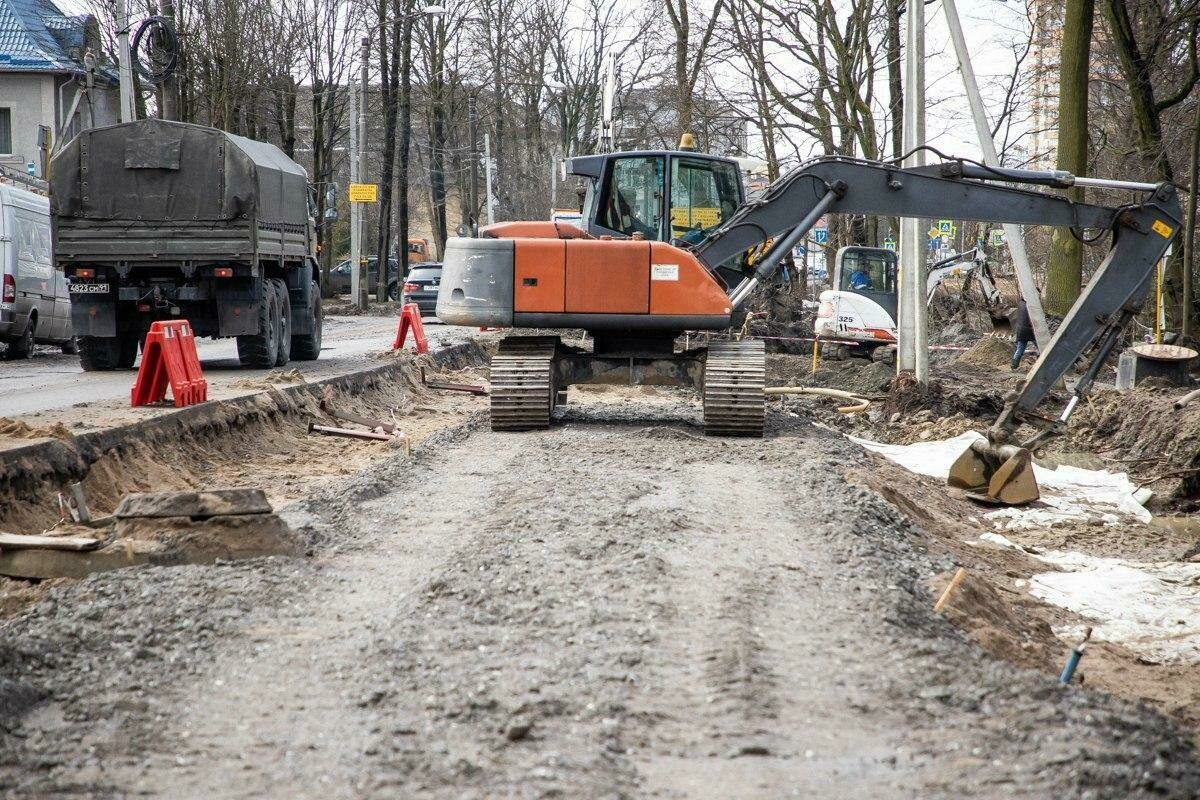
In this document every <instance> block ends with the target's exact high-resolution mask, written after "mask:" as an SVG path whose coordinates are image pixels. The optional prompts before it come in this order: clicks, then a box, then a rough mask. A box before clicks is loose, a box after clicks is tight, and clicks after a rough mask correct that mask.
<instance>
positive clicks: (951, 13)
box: [942, 0, 1050, 353]
mask: <svg viewBox="0 0 1200 800" xmlns="http://www.w3.org/2000/svg"><path fill="white" fill-rule="evenodd" d="M942 5H943V8H945V10H946V24H947V25H949V27H950V38H951V40H953V42H954V52H955V54H956V55H957V56H958V70H959V72H961V73H962V79H963V87H964V88H965V89H966V90H967V101H968V102H969V103H970V104H971V116H972V117H974V119H975V133H976V135H977V136H978V137H979V149H980V151H981V152H982V153H983V163H985V164H987V165H988V166H990V167H998V166H1000V158H999V156H998V155H997V154H996V143H995V142H994V141H992V130H991V126H990V125H989V124H988V119H987V114H986V113H985V111H984V109H983V97H982V96H981V95H980V94H979V83H978V82H977V81H976V80H975V68H974V67H973V66H972V64H971V53H970V51H969V50H967V40H966V37H964V36H963V30H962V22H961V20H959V18H958V7H957V5H955V0H945V2H944V3H943V4H942ZM1003 227H1004V240H1005V242H1006V243H1007V244H1008V252H1009V254H1010V255H1011V256H1012V261H1013V269H1014V271H1015V272H1016V273H1017V286H1019V287H1020V288H1021V297H1023V298H1024V299H1025V307H1026V309H1027V310H1028V311H1029V321H1030V322H1031V323H1032V324H1033V337H1034V338H1035V339H1036V340H1037V346H1038V352H1039V353H1042V352H1045V350H1046V347H1047V346H1048V345H1049V344H1050V328H1049V326H1047V325H1046V312H1045V311H1044V310H1043V309H1042V298H1041V296H1040V295H1039V294H1038V289H1037V283H1036V282H1035V281H1034V280H1033V270H1032V269H1031V268H1030V266H1029V253H1027V252H1026V250H1025V237H1024V236H1023V235H1022V233H1021V226H1020V225H1012V224H1006V225H1004V226H1003ZM960 249H961V248H960Z"/></svg>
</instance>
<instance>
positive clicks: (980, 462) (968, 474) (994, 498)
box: [946, 439, 1041, 506]
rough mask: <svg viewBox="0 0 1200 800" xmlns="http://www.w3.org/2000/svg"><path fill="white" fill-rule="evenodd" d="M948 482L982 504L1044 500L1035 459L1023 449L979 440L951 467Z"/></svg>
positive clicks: (1020, 503)
mask: <svg viewBox="0 0 1200 800" xmlns="http://www.w3.org/2000/svg"><path fill="white" fill-rule="evenodd" d="M946 482H947V483H948V484H949V485H951V486H955V487H957V488H959V489H966V490H967V493H968V494H969V495H970V496H971V497H974V498H976V499H978V500H982V501H984V502H989V503H1000V504H1002V505H1006V506H1019V505H1024V504H1026V503H1032V502H1033V501H1034V500H1037V499H1038V498H1039V497H1041V493H1040V492H1039V491H1038V485H1037V479H1036V478H1035V477H1034V474H1033V455H1032V454H1031V453H1030V452H1029V451H1028V450H1026V449H1025V448H1023V447H1014V446H1012V445H999V446H997V445H992V444H990V443H988V441H987V440H986V439H976V440H975V441H974V442H972V443H971V446H970V447H968V448H967V450H966V452H964V453H963V454H962V455H961V456H959V457H958V458H957V459H956V460H955V461H954V463H953V464H952V465H951V466H950V475H949V477H948V478H947V479H946Z"/></svg>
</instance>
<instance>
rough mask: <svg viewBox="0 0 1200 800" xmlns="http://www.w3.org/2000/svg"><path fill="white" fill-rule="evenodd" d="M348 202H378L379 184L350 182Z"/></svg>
mask: <svg viewBox="0 0 1200 800" xmlns="http://www.w3.org/2000/svg"><path fill="white" fill-rule="evenodd" d="M350 202H351V203H378V202H379V184H376V183H352V184H350Z"/></svg>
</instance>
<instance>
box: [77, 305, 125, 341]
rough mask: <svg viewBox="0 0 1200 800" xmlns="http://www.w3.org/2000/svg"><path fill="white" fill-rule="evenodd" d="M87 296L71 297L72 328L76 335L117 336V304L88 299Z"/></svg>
mask: <svg viewBox="0 0 1200 800" xmlns="http://www.w3.org/2000/svg"><path fill="white" fill-rule="evenodd" d="M85 298H86V296H79V295H76V296H74V297H72V298H71V330H72V331H73V332H74V334H75V335H76V336H116V335H117V305H116V303H113V302H105V301H99V302H97V301H90V302H89V301H88V300H87V299H85Z"/></svg>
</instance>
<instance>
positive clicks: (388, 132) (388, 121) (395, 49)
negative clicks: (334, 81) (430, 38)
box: [375, 3, 410, 303]
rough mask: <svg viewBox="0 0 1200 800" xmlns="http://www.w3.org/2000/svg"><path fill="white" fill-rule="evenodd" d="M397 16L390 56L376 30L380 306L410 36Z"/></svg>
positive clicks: (383, 34)
mask: <svg viewBox="0 0 1200 800" xmlns="http://www.w3.org/2000/svg"><path fill="white" fill-rule="evenodd" d="M385 9H386V5H383V4H381V6H380V10H381V14H380V16H381V17H382V16H383V12H384V10H385ZM400 14H401V9H400V4H399V3H394V4H393V8H392V16H393V17H394V18H396V19H397V21H396V22H395V23H394V24H393V25H392V41H391V50H390V56H389V49H388V40H387V27H386V26H382V25H381V26H380V29H379V41H380V52H379V73H380V80H379V87H380V93H381V99H382V100H383V158H382V167H383V168H382V170H381V176H380V181H379V182H380V184H381V185H380V197H379V237H378V239H377V245H376V248H375V252H376V253H378V255H379V269H378V271H377V272H376V281H375V299H376V300H378V301H379V302H380V303H383V302H385V301H386V300H387V299H388V297H387V287H388V265H389V264H390V253H391V248H392V184H393V178H394V175H395V168H396V123H397V115H398V111H399V110H398V108H397V97H396V95H397V93H398V91H399V88H400V74H399V73H400V47H401V45H400V42H401V41H402V40H403V39H405V38H407V37H408V35H409V33H410V31H409V27H410V25H409V24H408V23H401V22H400V21H399V17H400ZM402 258H403V255H401V257H400V258H398V259H397V269H398V272H399V273H403V271H404V270H403V267H402V266H400V261H401V259H402ZM401 282H402V281H401V275H397V283H401ZM397 296H399V287H397Z"/></svg>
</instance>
